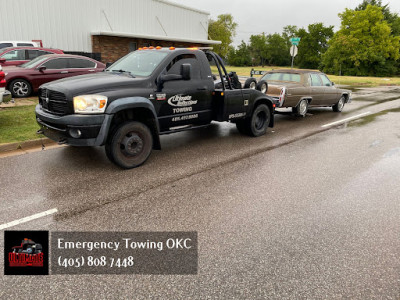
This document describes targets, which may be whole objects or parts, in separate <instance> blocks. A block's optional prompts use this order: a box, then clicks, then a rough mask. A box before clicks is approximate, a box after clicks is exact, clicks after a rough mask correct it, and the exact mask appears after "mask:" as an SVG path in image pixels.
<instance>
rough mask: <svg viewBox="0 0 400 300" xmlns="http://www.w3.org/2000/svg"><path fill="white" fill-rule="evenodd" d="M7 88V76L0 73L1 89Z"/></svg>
mask: <svg viewBox="0 0 400 300" xmlns="http://www.w3.org/2000/svg"><path fill="white" fill-rule="evenodd" d="M4 87H6V74H4V72H3V71H0V88H4Z"/></svg>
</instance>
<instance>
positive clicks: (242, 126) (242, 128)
mask: <svg viewBox="0 0 400 300" xmlns="http://www.w3.org/2000/svg"><path fill="white" fill-rule="evenodd" d="M236 128H237V130H238V131H239V132H240V133H241V134H247V135H248V134H249V133H248V132H247V125H246V120H238V121H236Z"/></svg>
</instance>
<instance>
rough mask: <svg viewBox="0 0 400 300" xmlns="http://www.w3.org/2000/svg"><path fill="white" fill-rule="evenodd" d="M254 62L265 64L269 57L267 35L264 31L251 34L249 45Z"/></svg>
mask: <svg viewBox="0 0 400 300" xmlns="http://www.w3.org/2000/svg"><path fill="white" fill-rule="evenodd" d="M249 49H250V52H251V56H252V60H253V64H255V65H262V66H264V64H265V61H266V57H267V37H266V36H265V34H264V33H262V34H258V35H252V36H250V46H249Z"/></svg>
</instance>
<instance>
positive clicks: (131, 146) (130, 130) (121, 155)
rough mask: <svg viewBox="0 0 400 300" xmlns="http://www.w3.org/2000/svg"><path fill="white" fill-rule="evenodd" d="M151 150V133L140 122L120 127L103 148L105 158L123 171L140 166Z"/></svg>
mask: <svg viewBox="0 0 400 300" xmlns="http://www.w3.org/2000/svg"><path fill="white" fill-rule="evenodd" d="M152 149H153V136H152V134H151V131H150V129H149V128H148V127H147V126H146V125H144V124H143V123H140V122H127V123H124V124H122V125H120V126H119V127H118V128H117V129H116V130H115V133H114V134H113V136H112V137H111V139H110V140H109V141H108V142H107V144H106V147H105V150H106V154H107V157H108V158H109V159H110V160H111V161H112V162H113V163H115V164H117V165H118V166H120V167H122V168H124V169H132V168H136V167H138V166H140V165H142V164H143V163H144V162H145V161H146V160H147V159H148V158H149V156H150V153H151V151H152Z"/></svg>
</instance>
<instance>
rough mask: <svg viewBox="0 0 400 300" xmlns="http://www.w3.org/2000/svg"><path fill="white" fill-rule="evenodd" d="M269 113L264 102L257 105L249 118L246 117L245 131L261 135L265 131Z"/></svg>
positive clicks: (269, 116)
mask: <svg viewBox="0 0 400 300" xmlns="http://www.w3.org/2000/svg"><path fill="white" fill-rule="evenodd" d="M270 118H271V113H270V111H269V108H268V106H267V105H265V104H260V105H259V106H257V107H256V108H255V110H254V112H253V114H252V115H251V117H250V118H248V119H246V127H245V129H246V133H247V134H248V135H250V136H261V135H264V134H265V133H266V132H267V128H268V125H269V122H270Z"/></svg>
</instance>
